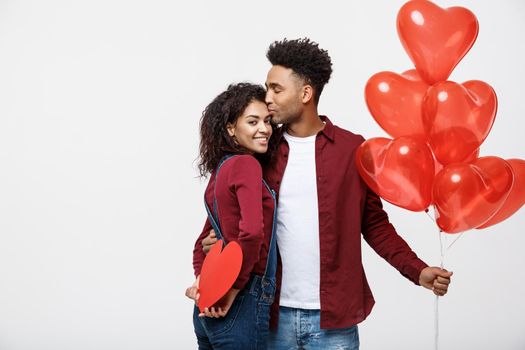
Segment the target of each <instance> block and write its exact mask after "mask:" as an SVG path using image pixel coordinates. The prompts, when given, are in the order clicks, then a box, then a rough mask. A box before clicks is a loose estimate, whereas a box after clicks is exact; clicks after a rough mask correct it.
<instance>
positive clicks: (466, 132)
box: [423, 80, 498, 165]
mask: <svg viewBox="0 0 525 350" xmlns="http://www.w3.org/2000/svg"><path fill="white" fill-rule="evenodd" d="M497 107H498V102H497V98H496V93H495V92H494V89H492V87H491V86H490V85H488V84H487V83H484V82H482V81H479V80H471V81H467V82H465V83H463V84H457V83H455V82H452V81H444V82H441V83H437V84H436V85H434V86H432V87H431V88H430V89H428V92H427V94H426V96H425V99H424V101H423V124H424V125H425V130H426V132H427V137H428V140H429V143H430V147H431V148H432V151H433V152H434V154H435V156H436V159H437V160H438V161H439V162H440V163H441V164H443V165H447V164H450V163H455V162H462V161H464V160H465V159H467V158H469V157H471V156H472V154H473V153H474V152H476V150H477V149H478V148H479V146H480V145H481V144H482V143H483V141H485V138H486V137H487V135H488V134H489V132H490V129H491V128H492V124H494V119H495V118H496V111H497Z"/></svg>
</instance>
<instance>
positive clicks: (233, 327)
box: [193, 276, 275, 350]
mask: <svg viewBox="0 0 525 350" xmlns="http://www.w3.org/2000/svg"><path fill="white" fill-rule="evenodd" d="M274 291H275V284H274V283H273V282H272V281H270V280H267V279H264V280H263V279H262V277H261V276H253V277H252V278H251V279H250V281H249V282H248V284H247V287H246V288H244V289H243V290H241V291H240V292H239V294H237V297H236V298H235V301H234V302H233V304H232V306H231V308H230V310H229V311H228V313H227V314H226V316H225V317H220V318H210V317H199V316H198V315H199V309H198V308H197V307H195V309H194V311H193V327H194V329H195V334H196V335H197V343H198V345H199V350H204V349H228V350H230V349H231V350H237V349H238V350H252V349H253V350H265V349H266V343H267V340H268V333H269V326H270V305H271V304H272V302H273V298H274Z"/></svg>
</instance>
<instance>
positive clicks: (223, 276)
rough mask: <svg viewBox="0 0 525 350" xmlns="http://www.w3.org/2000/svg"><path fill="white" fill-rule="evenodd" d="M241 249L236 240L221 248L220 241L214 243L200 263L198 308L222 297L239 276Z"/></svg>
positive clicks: (205, 306)
mask: <svg viewBox="0 0 525 350" xmlns="http://www.w3.org/2000/svg"><path fill="white" fill-rule="evenodd" d="M221 250H222V252H221ZM241 265H242V249H241V247H240V246H239V244H238V243H237V242H233V241H232V242H229V243H228V244H226V247H224V249H222V241H218V242H217V243H215V244H214V245H213V246H212V248H211V249H210V251H209V252H208V255H206V258H205V259H204V263H203V264H202V269H201V275H200V281H199V293H200V297H199V310H200V311H201V312H203V311H204V308H207V307H211V306H212V305H214V304H215V303H216V302H217V301H218V300H219V299H220V298H222V297H223V296H224V295H225V294H226V293H227V292H228V290H230V288H231V287H232V286H233V283H234V282H235V280H236V279H237V276H239V271H241Z"/></svg>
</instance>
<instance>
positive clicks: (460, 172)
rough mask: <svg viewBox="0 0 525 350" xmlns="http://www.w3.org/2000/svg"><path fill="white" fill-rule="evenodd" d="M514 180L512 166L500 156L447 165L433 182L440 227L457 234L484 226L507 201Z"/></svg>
mask: <svg viewBox="0 0 525 350" xmlns="http://www.w3.org/2000/svg"><path fill="white" fill-rule="evenodd" d="M513 179H514V175H513V173H512V168H511V166H510V165H509V164H508V163H507V162H506V161H505V160H503V159H501V158H498V157H482V158H478V159H477V160H475V161H474V162H472V163H469V164H467V163H455V164H450V165H448V166H446V167H445V168H443V170H441V171H440V172H439V173H438V174H437V175H436V179H435V181H434V188H433V193H434V203H435V206H436V218H437V220H436V222H437V225H438V226H439V228H440V229H441V230H443V231H445V232H448V233H458V232H462V231H465V230H468V229H472V228H475V227H479V226H480V225H482V224H484V223H485V222H487V221H488V220H489V219H490V218H491V217H492V216H493V215H494V214H495V213H496V211H497V210H499V209H500V208H501V206H502V205H503V203H504V202H505V199H506V198H507V196H508V194H509V192H510V190H511V188H512V183H513Z"/></svg>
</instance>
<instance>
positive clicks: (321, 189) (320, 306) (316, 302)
mask: <svg viewBox="0 0 525 350" xmlns="http://www.w3.org/2000/svg"><path fill="white" fill-rule="evenodd" d="M267 58H268V59H269V61H270V63H271V64H272V68H271V69H270V71H269V72H268V75H267V80H266V87H267V94H266V103H267V105H268V109H269V111H270V113H271V116H272V120H273V121H274V122H275V123H277V124H282V127H281V134H282V135H281V136H280V137H281V139H280V141H279V146H278V149H277V150H276V152H275V154H274V155H273V160H272V162H271V163H270V165H269V166H267V167H266V169H265V170H264V171H265V178H266V180H267V182H268V183H269V185H270V187H272V188H273V189H274V190H275V191H276V192H277V194H278V218H277V245H278V249H279V253H280V262H281V263H280V265H279V267H280V269H279V271H278V291H280V293H279V292H278V293H277V294H276V300H275V302H274V305H273V306H274V308H273V310H272V311H273V312H272V332H271V336H270V340H269V344H268V348H269V349H302V348H305V349H310V348H312V349H314V348H315V349H316V348H325V349H331V348H335V347H337V348H338V349H358V348H359V337H358V332H357V324H358V323H360V322H361V321H363V320H364V319H365V318H366V317H367V316H368V314H369V313H370V312H371V310H372V306H373V304H374V299H373V296H372V293H371V291H370V288H369V286H368V283H367V281H366V277H365V274H364V270H363V266H362V262H361V234H362V235H363V238H364V239H365V240H366V241H367V243H368V244H369V245H370V246H371V247H372V248H373V249H374V250H375V251H376V252H377V253H378V254H379V255H380V256H381V257H383V258H384V259H385V260H387V261H388V262H389V263H390V264H391V265H392V266H394V267H395V268H396V269H397V270H399V272H400V273H401V274H402V275H403V276H405V277H406V278H408V279H409V280H411V281H412V282H414V283H415V284H419V285H422V286H423V287H425V288H428V289H432V290H433V291H434V293H435V294H436V295H439V296H442V295H444V294H446V292H447V289H448V285H449V283H450V277H451V275H452V273H451V272H448V271H446V270H443V269H440V268H438V267H429V266H428V265H427V264H425V263H424V262H423V261H421V260H420V259H419V258H418V257H417V256H416V254H415V253H414V252H413V251H412V250H411V249H410V247H409V246H408V245H407V243H406V242H405V241H404V240H403V239H402V238H401V237H400V236H399V235H397V233H396V231H395V229H394V227H393V226H392V225H391V224H390V223H389V221H388V217H387V214H386V213H385V212H384V211H383V209H382V204H381V200H380V199H379V197H378V196H377V195H376V194H375V193H373V192H372V191H371V190H370V189H369V188H368V187H367V186H366V185H365V184H364V182H363V181H362V180H361V179H360V177H359V174H358V172H357V169H356V166H355V151H356V149H357V147H358V146H359V145H360V144H361V143H362V142H363V141H364V139H363V137H361V136H358V135H355V134H353V133H351V132H349V131H347V130H344V129H341V128H339V127H337V126H335V125H333V124H332V123H331V121H330V120H329V119H328V118H327V117H325V116H319V114H318V111H317V105H318V102H319V99H320V96H321V93H322V91H323V87H324V85H325V84H326V83H327V82H328V81H329V79H330V76H331V73H332V67H331V66H332V63H331V59H330V57H329V55H328V53H327V52H326V51H325V50H322V49H320V48H319V47H318V44H316V43H314V42H312V41H310V40H309V39H306V38H305V39H297V40H286V39H284V40H282V41H279V42H274V43H273V44H272V45H271V46H270V48H269V50H268V52H267ZM278 137H279V136H278ZM214 242H215V239H214V236H213V233H211V234H210V236H208V238H206V239H204V241H203V246H204V249H205V250H206V249H208V247H209V245H210V244H213V243H214ZM279 281H280V282H281V283H280V285H279ZM279 287H280V288H279ZM298 320H299V321H300V322H297V321H298Z"/></svg>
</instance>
